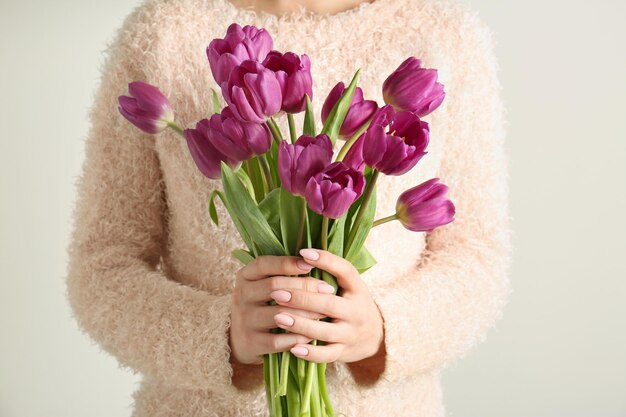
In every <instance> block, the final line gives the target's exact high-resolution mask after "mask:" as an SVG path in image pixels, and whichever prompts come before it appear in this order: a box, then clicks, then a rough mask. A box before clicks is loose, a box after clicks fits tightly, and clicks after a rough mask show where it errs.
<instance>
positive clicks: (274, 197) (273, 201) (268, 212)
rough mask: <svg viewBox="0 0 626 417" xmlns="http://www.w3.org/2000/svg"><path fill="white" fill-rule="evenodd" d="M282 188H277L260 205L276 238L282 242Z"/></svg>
mask: <svg viewBox="0 0 626 417" xmlns="http://www.w3.org/2000/svg"><path fill="white" fill-rule="evenodd" d="M279 204H280V188H275V189H273V190H272V191H270V192H269V193H268V194H267V195H266V196H265V198H264V199H263V200H262V201H261V202H260V203H259V210H261V213H262V214H263V217H265V220H267V222H268V223H269V225H270V227H271V228H272V230H273V231H274V234H275V235H276V238H278V240H282V235H281V231H280V212H279Z"/></svg>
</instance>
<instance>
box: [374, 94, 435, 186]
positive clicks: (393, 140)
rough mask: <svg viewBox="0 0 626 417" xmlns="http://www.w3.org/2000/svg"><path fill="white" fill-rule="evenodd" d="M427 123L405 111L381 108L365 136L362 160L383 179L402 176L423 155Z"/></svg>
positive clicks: (428, 134)
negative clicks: (383, 175)
mask: <svg viewBox="0 0 626 417" xmlns="http://www.w3.org/2000/svg"><path fill="white" fill-rule="evenodd" d="M429 138H430V132H429V127H428V123H426V122H424V121H423V120H420V118H419V117H418V116H417V115H415V114H413V113H411V112H408V111H401V112H396V111H395V110H394V109H393V107H391V106H390V105H386V106H384V107H382V108H381V109H380V110H379V111H378V112H377V113H376V115H375V116H374V119H372V123H371V125H370V127H369V128H368V129H367V131H366V132H365V137H364V142H363V159H364V160H365V163H366V164H367V165H369V166H370V167H372V168H374V169H377V170H379V171H380V172H382V173H383V174H386V175H402V174H404V173H406V172H408V171H409V170H410V169H411V168H413V167H414V166H415V165H416V164H417V162H418V161H419V160H420V159H421V158H422V157H423V156H424V155H426V153H427V152H426V147H427V146H428V142H429Z"/></svg>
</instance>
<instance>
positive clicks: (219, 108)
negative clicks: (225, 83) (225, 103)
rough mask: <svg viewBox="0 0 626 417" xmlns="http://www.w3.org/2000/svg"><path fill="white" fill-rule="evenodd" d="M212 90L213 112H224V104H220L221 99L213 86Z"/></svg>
mask: <svg viewBox="0 0 626 417" xmlns="http://www.w3.org/2000/svg"><path fill="white" fill-rule="evenodd" d="M211 92H212V95H211V96H212V99H211V101H212V102H213V113H221V112H222V106H221V105H220V99H219V97H218V96H217V92H216V91H215V90H214V89H212V88H211Z"/></svg>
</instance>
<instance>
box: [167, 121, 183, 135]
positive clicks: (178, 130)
mask: <svg viewBox="0 0 626 417" xmlns="http://www.w3.org/2000/svg"><path fill="white" fill-rule="evenodd" d="M167 126H168V127H169V128H171V129H172V130H173V131H174V132H176V133H178V134H179V135H181V136H182V137H185V131H184V130H183V128H182V127H180V126H178V125H177V124H176V123H175V122H167Z"/></svg>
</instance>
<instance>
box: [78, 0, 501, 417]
mask: <svg viewBox="0 0 626 417" xmlns="http://www.w3.org/2000/svg"><path fill="white" fill-rule="evenodd" d="M300 3H301V4H302V5H304V6H305V7H296V8H295V10H294V9H291V8H290V6H289V4H287V5H285V3H284V2H279V1H271V0H264V1H263V0H259V1H256V2H254V3H253V2H251V1H248V0H237V1H233V2H230V1H229V0H172V1H163V0H148V1H146V2H144V3H143V4H142V5H141V6H139V7H138V8H136V9H135V10H134V11H133V13H132V14H131V15H130V16H129V17H128V18H127V19H126V21H125V22H124V25H123V26H122V28H121V30H120V31H119V32H118V34H117V35H118V36H117V37H116V39H115V43H114V44H112V45H111V47H110V49H109V55H108V59H107V61H106V65H105V67H104V69H103V78H102V81H101V85H100V87H99V90H98V94H97V96H96V98H95V105H94V107H93V108H92V110H91V114H90V117H91V121H92V126H91V130H90V132H89V136H88V138H87V142H86V159H85V162H84V166H83V175H82V177H81V178H80V180H79V184H78V193H79V199H78V202H77V205H76V209H75V213H74V218H75V225H74V230H73V235H72V242H71V245H70V247H69V255H70V260H69V266H68V278H67V285H68V298H69V301H70V303H71V306H72V308H73V310H74V313H75V317H76V320H77V321H78V323H79V325H80V327H81V329H83V330H84V331H85V332H87V333H88V334H89V335H90V336H91V337H92V338H93V339H94V340H96V341H97V342H98V343H99V344H100V345H101V346H102V347H103V348H104V349H105V350H106V351H108V352H110V353H111V354H112V355H114V356H115V357H116V358H117V359H118V361H119V362H120V363H121V364H122V365H124V366H127V367H129V368H130V369H132V370H134V371H137V372H141V374H142V375H143V377H144V378H143V380H142V382H141V386H140V388H139V389H138V390H137V391H136V392H135V394H134V400H135V404H134V414H133V415H134V416H151V417H155V416H241V417H243V416H246V417H248V416H258V415H266V413H267V405H266V399H265V391H264V385H263V378H262V367H261V365H260V363H261V358H262V355H263V354H264V353H269V352H277V351H287V350H291V351H292V352H293V353H294V354H297V355H299V356H300V357H303V358H307V359H309V360H313V361H321V362H329V365H328V368H327V384H328V387H329V391H330V395H331V400H332V403H333V405H334V406H335V409H336V410H337V411H338V412H341V413H343V414H345V415H347V416H350V417H357V416H358V417H368V416H381V415H384V416H394V417H403V416H407V417H408V416H441V415H443V414H444V408H443V405H442V400H441V396H442V393H441V383H440V373H441V370H442V369H444V368H445V367H446V366H448V365H449V364H451V363H452V362H453V361H454V360H456V359H458V358H459V357H461V356H463V355H464V354H465V353H467V352H468V351H469V350H470V348H471V347H472V346H474V345H475V344H476V343H477V342H479V341H480V340H482V339H483V338H484V336H485V334H486V332H487V330H488V329H489V328H490V327H492V326H493V325H494V323H495V322H496V321H497V319H498V318H499V316H500V315H501V311H502V308H503V306H504V304H505V302H506V300H507V295H508V292H509V282H508V268H509V265H510V258H511V256H510V254H511V243H510V241H511V239H510V228H509V215H508V201H507V196H508V188H507V165H506V164H507V160H506V157H505V153H504V147H503V142H504V136H505V132H504V117H503V115H504V111H503V110H504V109H503V106H502V100H501V97H500V84H499V80H498V77H497V61H496V58H495V55H494V45H493V38H492V33H491V31H490V30H489V28H488V27H487V26H486V25H485V24H484V23H483V22H482V21H481V20H480V19H479V18H478V17H477V15H476V13H475V12H474V11H472V10H469V9H467V8H466V6H463V5H460V4H457V3H455V2H454V1H452V0H374V1H370V2H361V1H359V0H333V1H331V0H324V1H310V0H309V1H300ZM290 4H291V3H290ZM247 6H253V8H252V9H250V8H246V7H247ZM232 22H237V23H239V24H241V25H245V24H251V25H254V26H257V27H262V28H265V29H267V30H268V31H269V33H270V34H271V35H272V37H273V39H274V48H275V49H279V50H283V51H287V50H291V51H294V52H296V53H307V54H308V55H309V57H310V58H311V66H312V69H311V72H312V74H313V79H314V82H313V91H314V97H313V104H314V107H315V109H316V110H317V113H318V114H317V116H316V117H317V119H318V120H317V125H318V126H319V125H320V123H321V122H320V120H319V119H320V116H319V110H320V109H321V104H322V103H323V100H324V98H325V95H326V94H327V93H328V91H330V89H331V88H332V87H333V86H334V84H335V83H336V82H338V81H344V82H346V81H349V79H350V77H351V75H352V74H353V73H354V71H355V70H356V69H357V68H362V74H361V77H360V83H359V85H360V86H361V87H362V89H363V92H364V94H365V96H366V97H367V98H369V99H373V100H376V101H377V102H378V103H382V102H383V100H382V93H381V91H380V90H381V85H382V82H383V80H384V77H386V76H387V75H388V74H389V73H391V72H392V71H393V70H394V69H395V68H396V67H397V66H398V65H399V64H400V63H401V62H402V61H403V60H404V59H405V58H406V57H408V56H416V57H418V58H420V59H421V60H422V61H423V62H424V63H425V64H426V65H427V66H428V67H432V68H437V69H438V71H439V80H440V82H441V83H443V84H444V85H445V86H446V99H445V100H444V103H443V104H442V105H441V106H440V107H439V108H438V109H437V111H436V112H434V113H433V114H431V115H429V116H428V117H427V121H428V122H429V124H430V127H431V142H430V145H429V148H428V155H426V156H425V157H424V158H423V159H422V160H421V161H420V162H419V164H418V166H417V167H415V168H413V169H412V170H411V171H410V172H409V173H407V174H405V175H403V176H399V177H388V176H381V177H380V179H379V182H378V205H377V215H376V218H380V217H383V216H387V215H389V214H391V213H393V210H394V206H395V202H396V198H397V196H398V195H399V194H400V193H401V192H402V191H403V190H405V189H407V188H410V187H412V186H414V185H416V184H418V183H420V182H423V181H424V180H426V179H428V178H432V177H435V176H436V177H439V178H441V180H442V182H444V183H446V184H447V185H448V186H449V187H450V192H449V196H450V198H451V199H452V200H453V201H454V202H455V205H456V219H455V221H454V222H453V223H451V224H449V225H446V226H445V227H441V228H438V229H435V230H434V231H433V232H430V233H415V232H410V231H408V230H406V229H404V228H403V227H402V226H401V225H400V224H399V223H398V222H390V223H386V224H384V225H381V226H379V227H376V228H374V229H372V231H371V233H370V235H369V236H368V239H367V241H366V246H367V247H368V249H369V250H370V251H371V252H372V253H373V254H374V255H375V257H376V259H377V261H378V264H377V265H375V266H374V267H373V268H371V269H370V270H368V271H367V272H365V273H363V274H362V275H361V276H359V275H358V273H356V271H355V270H354V268H352V266H351V264H350V263H349V262H347V261H345V260H343V259H341V258H339V257H336V256H333V255H331V254H330V253H328V252H324V251H319V250H309V251H308V252H307V251H305V252H303V253H301V254H302V255H303V256H302V257H278V258H272V257H264V259H262V260H259V261H255V262H252V263H251V264H249V265H248V266H247V267H244V268H242V267H241V265H240V264H239V263H238V262H237V261H236V260H234V259H233V258H232V257H231V256H230V252H231V251H232V250H233V249H235V248H239V247H242V243H241V241H240V238H239V236H238V235H237V232H236V230H235V228H234V226H233V225H232V223H231V222H230V221H227V222H226V221H222V222H220V227H219V228H218V227H215V225H213V224H212V223H210V220H209V216H208V213H207V200H208V196H209V194H210V192H211V190H212V189H214V188H216V187H218V186H219V181H217V180H210V179H208V178H206V177H204V176H203V175H202V174H201V173H200V172H199V171H198V170H197V168H196V167H195V165H194V162H193V160H192V158H191V157H190V156H189V151H188V149H187V148H186V146H187V145H186V144H185V143H184V141H182V140H180V138H179V137H178V136H176V134H174V133H173V132H170V131H166V132H164V133H162V134H159V135H157V136H151V135H147V134H143V133H141V132H140V131H139V130H138V129H136V128H135V127H134V126H132V125H131V124H130V123H128V122H127V121H126V120H124V119H123V118H122V117H121V116H120V114H119V113H118V110H117V97H118V96H119V95H121V94H124V93H126V88H127V84H128V83H129V82H130V81H134V80H142V81H145V82H148V83H150V84H153V85H157V86H158V87H159V88H160V89H161V90H162V91H163V92H164V93H165V95H166V96H168V97H169V99H170V101H171V103H172V106H173V108H174V109H175V111H176V114H177V119H178V120H179V123H183V124H187V125H189V124H191V123H192V122H195V121H198V120H200V119H201V118H204V117H207V115H208V114H209V113H210V102H211V100H210V88H211V87H213V88H216V85H215V83H214V81H213V80H212V79H211V77H210V70H209V66H208V62H207V60H206V55H204V51H205V48H206V46H207V44H208V42H209V41H210V40H211V39H213V38H217V37H223V35H224V33H225V31H226V28H227V27H228V25H229V24H230V23H232ZM280 122H281V126H282V128H283V129H285V126H286V123H285V121H284V120H281V121H280ZM284 131H286V130H284ZM341 145H342V142H340V141H338V142H337V145H336V147H335V153H336V152H338V149H339V147H340V146H341ZM218 214H219V216H220V218H221V219H226V218H227V213H226V211H225V210H224V209H223V208H222V207H221V206H219V207H218ZM307 265H308V266H307ZM313 266H315V267H320V268H322V269H326V270H328V271H329V272H331V273H333V274H334V275H335V276H336V277H337V279H338V280H339V283H340V285H342V286H343V287H344V289H345V292H344V294H343V297H342V299H341V300H338V298H339V297H337V296H335V295H332V294H324V293H323V289H320V288H318V287H317V285H314V284H317V282H315V281H312V280H311V279H308V280H307V279H302V278H289V277H287V275H295V274H302V273H305V272H306V270H307V269H309V268H310V267H313ZM302 267H304V269H302ZM276 291H278V292H276ZM281 296H283V297H284V298H281ZM287 297H290V298H289V301H286V300H287ZM271 299H275V300H276V301H277V302H278V304H279V306H269V305H266V302H267V301H269V300H271ZM331 299H332V301H329V300H331ZM330 305H333V306H335V307H336V308H335V309H334V310H333V314H336V317H334V320H333V322H332V323H323V324H322V322H318V323H317V324H316V323H315V322H314V320H313V319H315V318H319V317H323V316H325V315H330V314H329V313H330V312H329V311H328V308H329V307H328V306H330ZM339 306H340V307H339ZM291 322H293V324H292V325H289V324H290V323H291ZM322 326H324V327H322ZM275 327H282V328H285V329H288V330H290V332H289V333H285V334H282V335H277V334H270V333H269V329H271V328H275ZM313 338H319V339H321V340H325V341H327V342H329V344H328V345H327V346H319V347H314V346H311V345H307V342H308V341H310V340H311V339H313ZM301 348H306V349H307V352H305V351H304V350H302V349H301Z"/></svg>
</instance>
